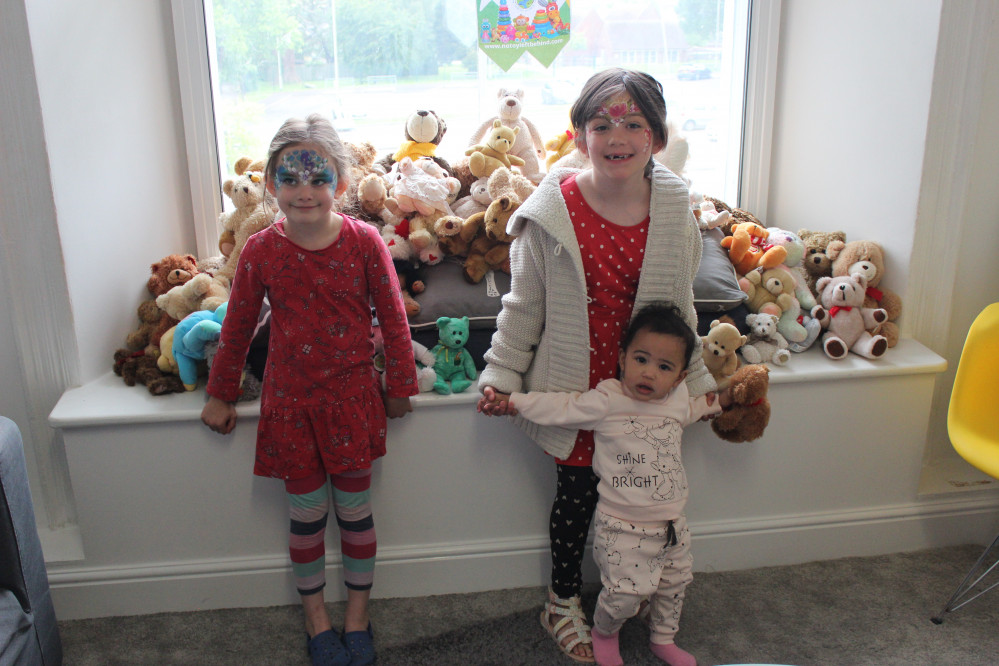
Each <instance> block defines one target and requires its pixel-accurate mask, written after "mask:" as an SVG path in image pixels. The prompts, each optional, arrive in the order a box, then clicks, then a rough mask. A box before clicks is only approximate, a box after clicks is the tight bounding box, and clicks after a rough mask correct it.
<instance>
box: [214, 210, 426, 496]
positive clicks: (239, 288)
mask: <svg viewBox="0 0 999 666" xmlns="http://www.w3.org/2000/svg"><path fill="white" fill-rule="evenodd" d="M265 295H266V296H267V298H268V301H269V302H270V306H271V330H270V341H269V347H268V353H267V364H266V367H265V370H264V381H263V390H262V394H261V399H260V424H259V426H258V428H257V452H256V464H255V465H254V469H253V472H254V474H257V475H259V476H269V477H277V478H282V479H285V480H292V479H300V478H304V477H306V476H309V475H311V474H312V473H313V472H315V471H318V470H320V469H325V471H326V472H327V473H330V474H341V473H343V472H346V471H350V470H358V469H367V468H369V467H370V466H371V461H372V460H375V459H376V458H379V457H381V456H383V455H384V454H385V421H386V418H385V408H384V405H383V404H382V399H381V392H380V391H381V389H380V387H379V385H378V382H377V380H376V379H375V375H374V373H373V372H372V356H373V355H374V343H373V341H372V329H371V327H372V322H371V307H372V305H373V306H374V308H375V313H376V314H377V316H378V323H379V324H380V325H381V330H382V333H383V336H384V339H385V358H386V367H385V378H386V385H387V391H386V392H387V394H388V395H389V396H390V397H405V396H411V395H415V394H416V393H418V392H419V390H418V388H417V386H416V367H415V364H414V361H413V350H412V346H411V343H410V336H409V324H408V321H407V319H406V313H405V310H404V308H403V303H402V295H401V292H400V290H399V282H398V279H397V278H396V274H395V270H394V268H393V265H392V258H391V256H390V255H389V253H388V249H387V248H386V247H385V243H384V242H383V241H382V239H381V237H379V235H378V233H377V231H376V230H375V229H374V227H372V226H370V225H368V224H365V223H363V222H360V221H358V220H355V219H353V218H350V217H347V216H344V221H343V227H342V229H341V231H340V235H339V236H338V237H337V239H336V240H335V241H334V242H333V243H332V244H331V245H330V246H329V247H327V248H324V249H322V250H305V249H303V248H301V247H299V246H297V245H295V244H294V243H293V242H292V241H290V240H289V239H288V237H287V236H285V235H284V225H283V223H282V222H276V223H275V224H273V225H271V226H270V227H268V228H267V229H264V230H263V231H261V232H259V233H257V234H255V235H254V236H252V237H251V238H250V239H249V240H248V241H247V242H246V245H245V247H244V248H243V250H242V252H241V253H240V256H239V266H238V268H237V271H236V276H235V279H234V280H233V284H232V291H231V293H230V295H229V310H228V312H227V313H226V318H225V322H224V324H223V326H222V338H221V340H220V344H219V349H218V353H217V354H216V356H215V359H214V361H213V364H212V371H211V375H210V377H209V381H208V387H207V392H208V394H209V395H212V396H215V397H217V398H219V399H221V400H226V401H230V402H231V401H234V400H235V399H236V397H237V394H238V389H239V380H240V375H241V372H242V370H243V365H244V363H245V359H246V352H247V349H248V347H249V344H250V340H251V338H252V335H253V331H254V328H255V327H256V324H257V317H258V315H259V312H260V306H261V303H262V302H263V298H264V296H265Z"/></svg>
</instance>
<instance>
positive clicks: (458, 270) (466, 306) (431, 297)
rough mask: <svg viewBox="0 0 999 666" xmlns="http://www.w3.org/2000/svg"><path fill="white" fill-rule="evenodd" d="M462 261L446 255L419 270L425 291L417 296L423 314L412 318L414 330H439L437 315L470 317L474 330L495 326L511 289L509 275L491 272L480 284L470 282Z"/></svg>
mask: <svg viewBox="0 0 999 666" xmlns="http://www.w3.org/2000/svg"><path fill="white" fill-rule="evenodd" d="M462 262H463V259H460V258H458V257H446V258H445V259H444V261H442V262H441V263H439V264H436V265H434V266H424V267H423V268H421V269H420V277H421V278H422V279H423V282H424V283H425V284H426V291H424V292H423V293H422V294H417V295H416V296H415V298H416V302H417V303H419V304H420V313H419V314H417V315H416V316H415V317H411V318H410V320H409V326H410V328H411V329H412V330H413V331H414V332H415V331H422V330H428V329H433V330H434V331H436V330H437V318H438V317H468V319H469V322H468V327H469V329H471V330H475V329H480V328H489V329H492V328H496V315H498V314H499V311H500V308H502V307H503V303H502V297H503V294H505V293H507V292H508V291H510V276H509V275H507V274H506V273H504V272H503V271H491V272H490V275H487V276H486V277H485V278H483V279H482V281H481V282H479V283H478V284H470V283H469V282H467V281H466V280H465V277H464V275H463V274H462ZM493 288H495V291H493Z"/></svg>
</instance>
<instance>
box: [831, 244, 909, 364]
mask: <svg viewBox="0 0 999 666" xmlns="http://www.w3.org/2000/svg"><path fill="white" fill-rule="evenodd" d="M856 273H859V274H860V275H863V276H864V277H865V278H867V294H866V297H865V298H864V307H865V308H882V309H883V310H884V311H885V314H887V316H888V319H887V320H886V321H885V322H884V323H882V324H881V325H880V329H879V330H875V331H873V332H874V333H880V334H881V335H883V336H885V338H886V339H887V340H888V347H889V348H891V347H894V346H895V345H897V344H898V335H899V333H898V324H896V323H895V321H896V320H897V319H898V317H899V315H901V314H902V297H901V296H899V295H898V294H896V293H895V292H894V291H892V290H891V289H887V288H885V287H881V286H879V285H880V284H881V279H882V278H883V277H884V275H885V253H884V249H883V248H882V247H881V246H880V245H879V244H877V243H875V242H874V241H868V240H859V241H850V242H849V243H847V244H846V245H844V246H843V249H842V250H841V251H840V253H839V256H837V257H836V258H835V259H834V260H833V262H832V276H833V277H839V276H842V275H853V274H856Z"/></svg>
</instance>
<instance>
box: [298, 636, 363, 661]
mask: <svg viewBox="0 0 999 666" xmlns="http://www.w3.org/2000/svg"><path fill="white" fill-rule="evenodd" d="M305 640H306V646H307V647H308V648H309V658H311V659H312V666H350V664H352V663H354V662H352V661H351V654H350V652H348V651H347V648H346V646H344V644H343V639H342V638H341V637H340V634H338V633H337V632H336V630H335V629H327V630H326V631H323V632H320V633H318V634H316V635H315V636H313V637H312V638H309V635H308V634H306V635H305Z"/></svg>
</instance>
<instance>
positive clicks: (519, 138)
mask: <svg viewBox="0 0 999 666" xmlns="http://www.w3.org/2000/svg"><path fill="white" fill-rule="evenodd" d="M496 97H497V99H499V111H498V115H496V116H493V117H492V118H489V119H488V120H486V121H484V122H483V123H482V124H481V125H480V126H479V127H478V129H476V130H475V132H474V133H473V134H472V137H471V139H469V141H468V145H469V146H474V145H476V144H480V143H488V141H484V140H483V139H484V137H486V136H487V135H489V134H491V133H492V131H493V129H494V128H495V127H496V121H499V122H500V123H501V124H502V125H505V126H506V127H509V128H510V129H515V130H517V131H516V132H515V135H516V141H515V142H514V143H513V146H512V147H511V148H510V150H509V154H510V156H511V157H516V158H517V159H518V161H514V162H513V164H517V165H518V166H519V167H520V172H521V173H522V174H523V175H525V176H527V177H528V178H529V179H530V180H531V182H533V183H534V184H538V183H540V182H541V179H542V178H543V177H544V173H542V172H541V167H540V164H539V162H538V160H539V159H543V158H544V156H545V142H544V140H543V139H542V138H541V134H540V133H539V132H538V128H537V127H535V125H534V123H532V122H531V121H530V120H528V119H527V117H526V116H524V113H523V111H524V91H523V90H520V89H518V90H509V89H507V88H500V89H499V90H498V91H497V93H496ZM465 154H466V155H467V154H468V153H467V152H466V153H465ZM511 161H512V160H511ZM505 166H507V167H508V168H509V166H510V165H509V164H506V165H505Z"/></svg>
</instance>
